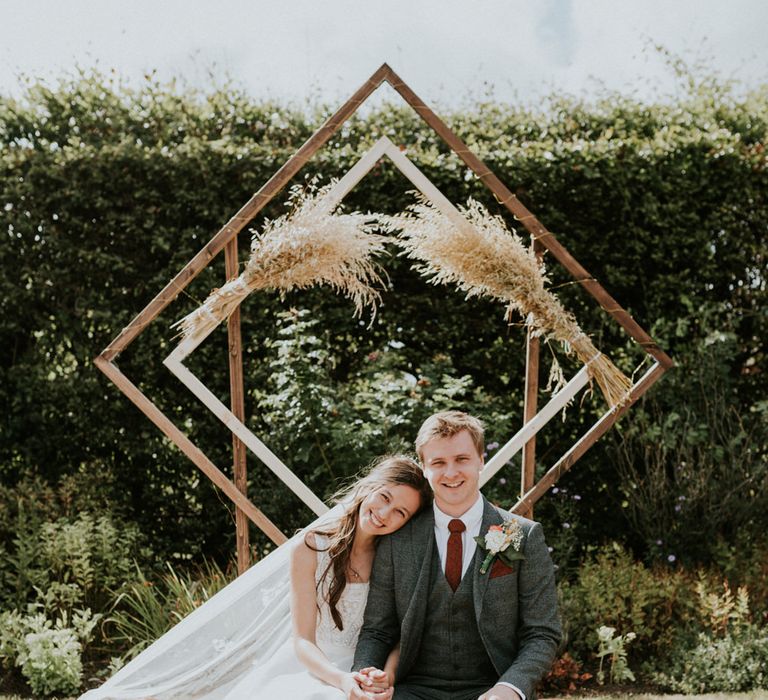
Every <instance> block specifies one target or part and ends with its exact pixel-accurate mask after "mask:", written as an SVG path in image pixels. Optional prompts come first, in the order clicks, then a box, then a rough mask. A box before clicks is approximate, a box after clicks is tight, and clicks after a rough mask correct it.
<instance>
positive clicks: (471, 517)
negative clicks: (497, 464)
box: [432, 495, 526, 700]
mask: <svg viewBox="0 0 768 700" xmlns="http://www.w3.org/2000/svg"><path fill="white" fill-rule="evenodd" d="M432 507H433V508H434V511H435V542H436V543H437V553H438V554H439V556H440V568H441V569H442V570H443V571H445V557H446V552H447V551H448V537H449V536H450V534H451V533H450V531H449V530H448V523H449V522H451V520H461V521H462V522H463V523H464V527H465V528H466V529H465V530H464V532H462V533H461V554H462V557H461V577H462V578H464V574H465V573H467V569H468V568H469V564H470V562H471V561H472V557H474V556H475V550H476V549H477V542H475V537H477V536H478V535H479V534H480V527H481V526H482V524H483V498H482V496H480V495H478V497H477V500H476V501H475V503H474V505H473V506H472V507H471V508H470V509H469V510H468V511H467V512H466V513H464V515H462V516H460V517H459V518H454V517H453V516H452V515H446V514H445V513H443V511H442V510H440V509H439V508H438V507H437V503H435V502H433V503H432ZM498 685H506V686H507V687H508V688H512V690H514V691H515V692H516V693H517V694H518V695H519V696H520V698H521V700H526V698H525V694H524V693H523V692H522V691H521V690H520V688H518V687H517V686H514V685H512V684H511V683H506V682H504V681H499V683H498Z"/></svg>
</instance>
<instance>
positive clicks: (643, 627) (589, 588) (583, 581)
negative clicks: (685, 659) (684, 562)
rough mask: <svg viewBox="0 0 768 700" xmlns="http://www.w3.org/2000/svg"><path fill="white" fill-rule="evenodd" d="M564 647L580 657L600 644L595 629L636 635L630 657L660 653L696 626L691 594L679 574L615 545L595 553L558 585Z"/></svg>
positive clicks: (688, 584)
mask: <svg viewBox="0 0 768 700" xmlns="http://www.w3.org/2000/svg"><path fill="white" fill-rule="evenodd" d="M559 590H560V598H561V614H562V618H563V622H564V628H565V631H566V646H567V648H568V649H570V650H571V651H572V652H574V653H576V654H578V655H579V656H580V657H581V658H582V659H588V658H590V655H591V653H592V650H593V649H595V648H596V647H597V646H598V644H599V643H600V640H599V637H598V635H597V633H596V632H595V630H597V629H598V628H599V627H609V628H613V629H614V631H617V632H618V636H619V637H623V636H624V635H626V634H629V633H630V632H632V633H634V634H636V635H637V639H636V641H635V642H634V643H633V645H632V650H631V651H632V653H633V655H637V656H638V657H645V656H649V655H656V654H660V653H663V652H664V650H665V649H666V648H667V647H668V646H669V645H670V644H672V643H674V641H675V639H676V638H677V636H678V635H679V634H681V633H683V632H684V631H685V630H686V629H688V628H689V627H691V626H692V625H694V624H695V621H696V597H695V594H694V591H693V586H692V585H691V583H690V582H689V581H688V580H686V579H685V578H684V576H683V575H682V574H680V573H675V572H669V571H664V570H663V569H658V570H651V569H648V568H646V567H645V566H644V565H643V564H642V563H640V562H636V561H634V559H633V557H632V555H631V554H629V553H628V552H627V551H626V550H625V549H623V548H622V547H621V546H620V545H618V544H612V545H609V546H606V547H604V548H603V549H601V550H599V551H597V552H596V553H595V554H594V556H593V557H591V558H589V559H588V560H587V561H585V562H584V563H583V564H582V566H581V567H580V568H579V570H578V574H577V576H576V578H575V580H574V581H572V582H568V581H565V582H562V583H561V584H560V587H559Z"/></svg>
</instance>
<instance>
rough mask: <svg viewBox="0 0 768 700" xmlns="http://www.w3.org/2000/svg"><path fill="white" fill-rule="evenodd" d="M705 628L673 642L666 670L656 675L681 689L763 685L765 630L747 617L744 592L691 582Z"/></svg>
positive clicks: (767, 669)
mask: <svg viewBox="0 0 768 700" xmlns="http://www.w3.org/2000/svg"><path fill="white" fill-rule="evenodd" d="M696 593H697V595H698V598H699V616H700V621H701V624H702V626H703V627H704V628H705V630H704V631H702V632H700V633H699V634H698V636H697V637H696V639H695V640H694V641H693V642H692V643H688V644H686V643H681V644H678V645H676V646H675V647H673V649H672V653H671V654H670V658H669V662H668V667H667V669H666V670H663V671H660V672H659V673H657V674H655V680H656V681H657V682H658V683H660V684H662V685H664V686H666V687H668V688H670V689H671V690H675V691H679V692H683V693H705V692H718V691H719V692H728V691H745V690H753V689H757V688H765V687H767V686H768V629H766V628H764V627H762V628H761V627H759V626H757V625H754V624H752V622H751V621H750V617H751V615H750V609H749V592H748V591H747V589H746V588H744V587H741V588H739V589H738V591H737V592H736V594H735V595H734V594H733V592H732V591H731V587H730V586H729V584H728V582H727V581H724V582H723V585H722V593H718V592H717V591H715V590H712V589H711V587H710V585H708V584H707V583H706V582H705V581H704V580H703V579H701V580H699V582H698V583H697V584H696Z"/></svg>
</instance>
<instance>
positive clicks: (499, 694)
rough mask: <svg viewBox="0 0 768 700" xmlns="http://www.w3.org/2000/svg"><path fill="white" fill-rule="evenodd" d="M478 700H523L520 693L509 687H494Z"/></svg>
mask: <svg viewBox="0 0 768 700" xmlns="http://www.w3.org/2000/svg"><path fill="white" fill-rule="evenodd" d="M477 700H521V698H520V695H519V693H517V692H515V691H514V690H513V689H512V688H510V687H509V686H508V685H501V684H499V685H494V686H493V688H491V689H490V690H487V691H486V692H484V693H483V694H482V695H481V696H480V697H479V698H478V699H477Z"/></svg>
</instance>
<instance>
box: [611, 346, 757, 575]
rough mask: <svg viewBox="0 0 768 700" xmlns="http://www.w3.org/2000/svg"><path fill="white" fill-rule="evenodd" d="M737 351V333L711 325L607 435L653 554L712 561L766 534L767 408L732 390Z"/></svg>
mask: <svg viewBox="0 0 768 700" xmlns="http://www.w3.org/2000/svg"><path fill="white" fill-rule="evenodd" d="M737 353H738V341H737V338H736V337H735V335H734V334H732V333H725V332H722V331H712V332H711V334H710V335H709V336H708V337H707V338H705V339H703V341H702V342H701V343H700V345H698V346H696V347H694V348H692V352H691V353H690V355H688V356H686V357H683V358H681V361H680V363H681V366H680V368H679V371H675V372H674V373H672V374H671V376H670V377H669V381H666V380H665V382H664V383H663V384H662V385H661V386H660V387H659V390H658V391H656V392H654V394H653V395H652V396H650V397H648V398H647V399H646V400H645V401H644V402H643V404H642V406H640V407H639V408H638V410H637V411H636V412H635V414H634V415H633V419H632V421H628V422H627V423H626V424H625V425H624V426H623V427H622V428H621V429H620V432H619V433H617V434H616V435H615V437H614V440H613V441H612V442H613V443H614V444H615V445H616V450H615V454H616V467H617V472H618V475H619V477H620V490H621V494H622V496H623V501H624V502H623V504H622V505H623V506H624V508H623V512H624V513H625V514H626V516H627V519H628V521H629V523H630V525H631V528H632V531H633V532H634V533H636V535H637V536H638V537H640V538H642V540H643V544H644V545H646V547H647V550H646V551H648V552H649V554H650V556H651V557H652V558H660V559H662V560H667V559H668V560H670V561H673V560H676V559H679V560H683V561H688V562H696V561H711V560H712V558H713V556H715V555H716V550H717V549H718V547H722V542H723V541H726V542H731V543H734V544H735V543H736V542H737V541H739V542H740V545H741V546H742V547H747V549H748V550H749V549H751V547H752V545H751V544H750V542H749V541H750V539H751V538H752V537H753V536H754V534H755V533H759V532H764V527H765V523H766V520H765V515H766V512H768V420H766V416H767V415H768V414H766V413H765V412H763V411H761V410H760V407H759V405H758V404H757V403H754V404H752V405H748V404H747V403H746V397H741V396H739V391H740V383H739V381H737V380H736V379H735V378H734V377H732V376H731V372H732V367H733V365H734V360H735V359H736V355H737ZM681 395H684V396H685V401H680V396H681ZM748 533H749V534H748Z"/></svg>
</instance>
